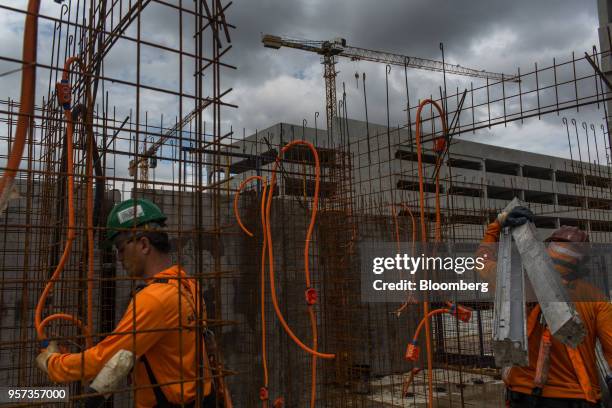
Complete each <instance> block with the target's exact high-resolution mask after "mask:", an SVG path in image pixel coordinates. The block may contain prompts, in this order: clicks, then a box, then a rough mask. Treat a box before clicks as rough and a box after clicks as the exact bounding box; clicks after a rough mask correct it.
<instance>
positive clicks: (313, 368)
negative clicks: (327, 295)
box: [266, 140, 336, 408]
mask: <svg viewBox="0 0 612 408" xmlns="http://www.w3.org/2000/svg"><path fill="white" fill-rule="evenodd" d="M296 145H305V146H307V147H308V148H309V149H310V151H311V152H312V154H313V156H314V159H315V191H314V198H313V203H312V213H311V215H310V223H309V225H308V231H307V232H306V240H305V244H304V275H305V278H306V297H307V299H306V300H307V309H308V316H309V317H310V326H311V330H312V348H309V347H308V346H306V345H305V344H304V343H302V342H301V341H300V339H299V338H298V337H297V336H296V335H295V334H294V333H293V331H292V330H291V328H290V327H289V325H288V324H287V322H286V321H285V318H284V317H283V314H282V312H281V310H280V308H279V307H278V299H277V298H276V287H275V282H274V281H275V279H274V254H273V247H272V229H271V227H270V210H271V208H272V196H273V193H274V186H275V185H276V171H277V169H278V166H279V164H280V161H281V157H282V155H283V154H284V153H285V152H286V151H287V150H289V149H290V148H292V147H293V146H296ZM320 179H321V166H320V162H319V154H318V152H317V150H316V149H315V147H314V146H313V145H312V143H309V142H306V141H304V140H295V141H293V142H290V143H288V144H287V145H285V146H284V147H283V148H282V149H281V151H280V153H279V155H278V156H277V157H276V161H275V163H274V167H273V169H272V181H271V183H270V190H269V191H268V200H267V203H266V238H267V240H268V260H269V268H270V269H269V271H270V292H271V294H272V305H273V306H274V311H275V312H276V316H277V317H278V320H279V321H280V323H281V326H283V328H284V329H285V332H286V333H287V334H288V335H289V337H290V338H291V339H292V340H293V341H294V342H295V343H296V344H297V345H298V346H299V347H300V348H301V349H302V350H304V351H306V352H307V353H310V354H311V355H312V364H311V393H310V407H311V408H314V407H315V404H316V393H317V387H316V385H317V357H320V358H326V359H333V358H335V357H336V355H335V354H328V353H321V352H319V351H317V347H318V340H317V337H318V334H317V319H316V315H315V311H314V309H313V302H311V301H309V299H308V293H309V292H310V291H312V290H313V289H312V288H311V282H310V267H309V256H308V254H309V248H310V239H311V237H312V232H313V230H314V224H315V220H316V217H317V210H318V205H319V189H320V181H321V180H320Z"/></svg>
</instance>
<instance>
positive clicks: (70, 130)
mask: <svg viewBox="0 0 612 408" xmlns="http://www.w3.org/2000/svg"><path fill="white" fill-rule="evenodd" d="M73 63H78V64H79V67H80V68H81V71H82V73H83V74H84V73H85V66H84V65H83V62H82V61H81V60H80V59H79V58H78V57H70V58H68V59H67V60H66V62H65V63H64V69H63V73H62V82H61V83H60V84H58V88H57V92H58V98H59V100H60V102H61V103H62V104H63V107H64V116H65V118H66V134H67V137H66V168H67V176H68V234H67V237H66V244H65V246H64V252H63V253H62V256H61V258H60V261H59V263H58V264H57V266H56V268H55V271H54V272H53V274H52V275H51V278H50V279H49V281H48V282H47V284H46V286H45V288H44V290H43V293H42V294H41V296H40V298H39V300H38V303H37V305H36V310H35V313H34V325H35V327H36V333H37V335H38V338H39V340H45V339H46V338H47V336H46V334H45V332H44V328H45V327H46V326H47V325H48V324H49V323H50V322H52V321H54V320H60V319H61V320H67V321H70V322H72V323H74V324H75V325H77V326H78V327H79V328H80V329H81V330H82V331H83V332H84V333H85V335H86V346H87V347H88V348H89V347H91V346H92V345H93V339H92V337H91V334H92V333H93V274H94V228H93V143H95V140H94V139H93V132H92V122H91V121H92V119H91V118H92V114H93V111H92V109H93V101H92V97H91V94H89V93H88V95H87V104H88V105H89V107H88V108H87V109H86V110H87V118H86V122H87V123H86V124H85V128H86V131H87V133H88V137H89V140H88V147H87V164H86V179H87V191H86V206H87V215H86V217H87V253H88V261H87V325H86V326H85V325H83V323H82V322H81V321H80V320H79V319H77V318H76V317H74V316H71V315H68V314H64V313H57V314H53V315H49V316H47V317H46V318H45V319H44V320H42V312H43V309H44V306H45V302H46V300H47V297H48V296H49V293H50V292H51V290H52V289H53V287H54V285H55V282H57V281H58V280H59V278H60V275H61V273H62V271H63V270H64V267H65V265H66V262H67V261H68V258H69V257H70V251H71V250H72V243H73V241H74V238H75V236H76V230H75V209H74V172H73V171H74V169H73V167H74V163H73V159H72V156H73V137H74V122H73V119H72V109H71V106H70V102H71V89H70V85H69V84H68V82H67V81H68V78H69V74H70V66H71V65H72V64H73Z"/></svg>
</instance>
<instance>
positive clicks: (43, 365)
mask: <svg viewBox="0 0 612 408" xmlns="http://www.w3.org/2000/svg"><path fill="white" fill-rule="evenodd" d="M54 354H60V350H59V347H57V343H56V342H54V341H51V342H49V345H48V346H47V348H46V349H44V350H43V351H41V352H40V354H39V355H38V356H36V365H37V366H38V368H40V369H41V370H42V371H44V372H45V374H47V375H48V374H49V370H48V369H47V364H48V362H49V358H50V357H51V356H52V355H54Z"/></svg>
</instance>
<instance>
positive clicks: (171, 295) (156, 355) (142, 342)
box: [48, 266, 211, 408]
mask: <svg viewBox="0 0 612 408" xmlns="http://www.w3.org/2000/svg"><path fill="white" fill-rule="evenodd" d="M178 276H181V278H182V279H181V280H180V285H181V287H182V290H181V292H180V297H179V290H178V288H179V280H178V279H176V278H177V277H178ZM153 279H167V280H168V281H167V283H156V282H154V281H150V282H151V283H149V284H148V285H147V286H146V287H145V288H143V289H142V290H140V291H139V292H138V293H136V295H135V296H134V297H133V298H132V301H131V302H130V304H129V306H128V308H127V310H126V311H125V313H124V315H123V317H122V318H121V321H120V322H119V324H118V325H117V327H116V328H115V330H114V331H113V333H112V334H111V335H109V336H107V337H106V338H105V339H104V340H102V341H101V342H100V343H98V344H97V345H96V346H94V347H92V348H89V349H87V350H85V351H84V352H83V353H77V354H58V355H53V356H52V357H51V358H49V361H48V370H49V377H50V379H51V380H52V381H54V382H69V381H76V380H91V379H93V378H94V377H95V376H96V375H97V374H98V372H99V371H100V370H101V369H102V367H103V366H104V364H105V363H106V362H107V361H108V360H109V359H110V358H111V357H112V356H113V355H115V353H116V352H117V351H119V350H121V349H125V350H130V351H132V352H133V353H134V354H135V356H136V358H139V357H141V356H142V355H146V357H147V360H148V361H149V364H150V365H151V369H152V370H153V373H154V374H155V378H156V379H157V382H158V383H159V384H163V383H167V382H180V383H176V384H170V385H166V386H162V387H161V388H162V390H163V392H164V394H165V396H166V398H167V399H168V400H169V401H170V402H172V403H181V402H190V401H192V400H193V399H194V398H195V396H196V382H195V381H194V378H195V377H196V376H197V373H198V369H197V361H196V337H195V336H196V333H197V331H196V330H194V329H193V326H194V324H195V322H194V318H195V314H194V313H195V309H194V306H195V305H194V303H193V302H194V299H195V296H196V290H195V289H196V286H195V282H194V281H193V279H189V278H188V277H187V275H186V274H185V272H184V271H182V270H181V269H179V267H178V266H172V267H171V268H168V269H166V270H164V271H162V272H160V273H158V274H157V275H155V276H154V278H153ZM179 310H180V320H179ZM202 355H203V356H206V353H205V352H204V354H202ZM204 363H205V364H206V372H205V377H206V378H207V379H206V381H205V389H204V395H208V393H210V390H211V380H210V378H211V377H210V371H209V369H208V360H207V358H206V357H204ZM133 383H134V385H135V387H139V386H146V385H149V384H150V381H149V377H148V375H147V372H146V368H145V365H144V364H143V363H142V361H140V360H138V361H137V362H136V364H135V368H134V371H133ZM135 392H136V394H135V404H136V406H137V407H139V408H145V407H153V406H155V405H156V400H155V395H154V393H153V391H152V389H151V388H143V389H137V390H136V391H135ZM181 395H182V397H181Z"/></svg>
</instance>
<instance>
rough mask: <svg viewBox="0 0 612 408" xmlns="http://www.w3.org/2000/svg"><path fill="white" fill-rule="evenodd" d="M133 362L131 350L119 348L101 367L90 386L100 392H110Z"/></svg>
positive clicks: (125, 374)
mask: <svg viewBox="0 0 612 408" xmlns="http://www.w3.org/2000/svg"><path fill="white" fill-rule="evenodd" d="M133 363H134V354H133V353H132V352H131V351H128V350H119V351H118V352H116V353H115V355H114V356H113V357H111V359H110V360H108V361H107V362H106V364H105V365H104V367H102V370H100V372H99V373H98V375H97V376H96V378H94V380H93V381H92V383H91V384H90V387H91V388H93V389H94V390H96V391H97V392H99V393H101V394H108V393H111V392H112V391H114V390H115V389H117V387H118V386H119V383H120V382H121V381H122V380H123V379H124V378H125V377H127V375H128V374H129V373H130V370H131V369H132V365H133Z"/></svg>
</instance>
